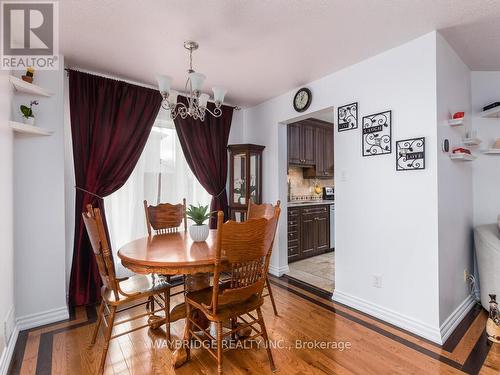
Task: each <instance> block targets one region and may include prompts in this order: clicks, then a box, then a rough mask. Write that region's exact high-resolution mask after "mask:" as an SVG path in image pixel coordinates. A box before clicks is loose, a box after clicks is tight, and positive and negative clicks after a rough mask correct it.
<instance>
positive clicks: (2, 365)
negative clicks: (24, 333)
mask: <svg viewBox="0 0 500 375" xmlns="http://www.w3.org/2000/svg"><path fill="white" fill-rule="evenodd" d="M18 335H19V329H18V328H17V325H14V330H13V331H12V334H11V336H10V339H9V342H8V343H7V346H6V347H5V349H4V351H3V353H2V356H1V357H0V375H7V372H8V371H9V366H10V360H11V359H12V354H14V348H15V347H16V342H17V336H18Z"/></svg>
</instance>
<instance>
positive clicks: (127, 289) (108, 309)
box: [82, 204, 170, 374]
mask: <svg viewBox="0 0 500 375" xmlns="http://www.w3.org/2000/svg"><path fill="white" fill-rule="evenodd" d="M82 216H83V221H84V223H85V227H86V228H87V233H88V236H89V239H90V243H91V245H92V250H93V252H94V255H95V259H96V262H97V267H98V269H99V274H100V276H101V280H102V283H103V286H102V288H101V297H102V301H101V304H100V307H99V312H98V316H97V323H96V326H95V328H94V332H93V334H92V341H91V343H92V345H94V344H95V341H96V338H97V334H98V332H99V328H100V326H101V323H102V322H104V325H105V326H106V329H105V331H104V345H103V348H102V354H101V360H100V363H99V368H98V373H99V374H102V373H103V372H104V364H105V362H106V355H107V353H108V347H109V342H110V340H112V339H114V338H117V337H119V336H122V335H125V334H127V333H130V332H133V331H136V330H139V329H141V328H146V327H152V328H157V327H158V326H160V325H161V324H163V323H165V325H166V331H167V339H168V341H169V342H170V322H169V311H170V305H169V299H168V295H169V291H170V284H168V282H166V280H165V279H163V278H158V277H152V276H144V275H134V276H131V277H126V278H117V277H116V273H115V265H114V261H113V255H112V252H111V249H110V246H109V244H108V239H107V236H106V230H105V229H104V223H103V220H102V216H101V211H100V210H99V208H93V207H92V205H90V204H89V205H87V211H86V212H83V213H82ZM141 299H146V300H145V301H143V302H141V303H137V304H136V306H140V305H143V304H146V307H148V306H149V309H147V311H146V312H145V313H141V314H138V315H136V316H133V317H128V318H126V319H122V320H121V321H118V322H117V321H115V318H116V315H117V314H119V313H121V312H122V311H124V310H127V311H129V313H130V309H129V308H130V304H131V302H139V301H140V300H141ZM155 304H157V305H158V306H159V308H158V309H155ZM122 306H124V307H123V308H122ZM158 312H164V313H165V318H164V319H162V318H160V317H159V316H158V315H156V314H157V313H158ZM146 316H147V317H148V323H147V324H144V325H141V326H138V327H134V328H132V329H130V330H128V331H120V332H119V333H116V334H115V335H112V333H113V327H116V326H118V325H121V324H124V323H130V322H132V321H134V320H136V319H140V318H143V317H146ZM108 317H109V318H108ZM107 318H108V319H107Z"/></svg>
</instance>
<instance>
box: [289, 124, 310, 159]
mask: <svg viewBox="0 0 500 375" xmlns="http://www.w3.org/2000/svg"><path fill="white" fill-rule="evenodd" d="M287 137H288V164H293V165H315V164H316V133H315V128H314V126H311V125H305V124H302V123H300V122H298V123H294V124H289V125H288V128H287Z"/></svg>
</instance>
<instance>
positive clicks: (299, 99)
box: [293, 87, 312, 112]
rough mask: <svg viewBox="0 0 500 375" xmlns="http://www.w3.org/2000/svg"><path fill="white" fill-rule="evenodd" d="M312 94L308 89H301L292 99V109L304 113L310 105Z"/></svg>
mask: <svg viewBox="0 0 500 375" xmlns="http://www.w3.org/2000/svg"><path fill="white" fill-rule="evenodd" d="M311 100H312V93H311V90H309V89H308V88H305V87H303V88H301V89H299V91H297V93H296V94H295V96H294V98H293V108H294V109H295V110H296V111H297V112H304V111H305V110H306V109H307V108H309V106H310V105H311Z"/></svg>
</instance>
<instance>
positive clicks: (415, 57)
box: [245, 32, 440, 341]
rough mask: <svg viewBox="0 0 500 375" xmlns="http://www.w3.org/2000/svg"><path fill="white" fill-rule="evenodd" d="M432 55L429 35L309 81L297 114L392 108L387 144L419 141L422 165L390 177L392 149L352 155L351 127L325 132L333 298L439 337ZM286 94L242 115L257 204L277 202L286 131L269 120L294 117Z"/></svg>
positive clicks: (275, 267) (357, 148)
mask: <svg viewBox="0 0 500 375" xmlns="http://www.w3.org/2000/svg"><path fill="white" fill-rule="evenodd" d="M435 51H436V33H434V32H433V33H430V34H427V35H425V36H423V37H420V38H418V39H416V40H414V41H411V42H409V43H407V44H405V45H402V46H400V47H397V48H394V49H391V50H389V51H387V52H384V53H382V54H380V55H377V56H375V57H372V58H370V59H368V60H365V61H363V62H361V63H358V64H356V65H353V66H351V67H349V68H346V69H343V70H341V71H339V72H336V73H334V74H331V75H329V76H327V77H324V78H322V79H320V80H317V81H314V82H311V83H309V84H307V87H309V88H310V89H311V91H312V95H313V101H312V104H311V107H310V108H309V110H308V111H307V113H311V112H314V111H317V110H321V109H323V108H327V107H331V106H335V107H337V106H339V105H343V104H347V103H351V102H353V101H358V102H359V108H360V122H361V116H363V115H368V114H372V113H376V112H380V111H384V110H392V111H393V113H392V115H393V128H392V131H393V141H392V144H393V147H394V146H395V140H397V139H405V138H409V137H421V136H424V137H425V138H426V169H425V170H422V171H411V172H396V170H395V163H396V162H395V153H394V151H393V153H392V154H390V155H383V156H374V157H369V158H367V157H362V156H361V130H360V129H357V130H354V131H347V132H342V133H338V132H336V133H335V174H336V176H337V177H336V181H335V188H336V191H335V193H336V194H335V196H336V236H337V243H336V244H337V246H336V290H335V295H334V298H336V299H338V300H339V301H342V302H345V303H347V304H349V305H351V306H355V307H357V308H359V309H362V310H365V311H367V312H369V313H371V314H372V315H375V316H380V317H382V318H383V319H385V320H387V321H391V322H393V323H395V324H397V325H399V326H400V327H403V328H406V329H409V330H410V331H413V332H417V333H418V334H420V335H422V336H425V337H427V338H430V339H431V340H434V341H440V337H439V336H440V335H439V330H438V327H439V312H438V308H439V304H438V300H439V296H438V288H437V285H438V232H437V227H438V214H437V202H438V190H437V155H436V153H437V138H436V136H437V132H436V54H435ZM295 91H296V90H292V91H290V92H288V93H286V94H283V95H281V96H279V97H276V98H274V99H271V100H269V101H267V102H265V103H262V104H260V105H258V106H256V107H254V108H250V109H248V110H246V111H245V137H246V140H247V141H248V142H252V143H257V144H263V145H265V146H266V149H265V151H264V155H263V161H264V171H263V175H264V177H263V184H264V185H263V195H264V200H266V201H275V200H276V199H281V200H282V201H284V202H286V198H287V196H286V170H287V169H286V129H285V126H283V125H278V123H280V122H287V121H289V120H290V119H293V118H294V117H296V116H297V113H296V112H294V110H293V107H292V98H293V95H294V93H295ZM301 117H303V116H301ZM342 175H345V179H342V178H341V177H339V176H342ZM271 262H272V263H271V271H272V272H274V273H282V272H285V271H286V269H287V248H286V212H284V213H283V216H282V220H281V222H280V227H279V234H278V244H277V247H276V250H275V251H274V253H273V257H272V260H271ZM373 275H381V276H382V277H383V282H382V283H383V285H382V288H380V289H379V288H374V287H373V286H372V281H373V280H372V278H373Z"/></svg>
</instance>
